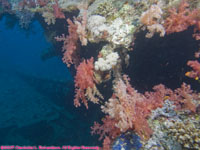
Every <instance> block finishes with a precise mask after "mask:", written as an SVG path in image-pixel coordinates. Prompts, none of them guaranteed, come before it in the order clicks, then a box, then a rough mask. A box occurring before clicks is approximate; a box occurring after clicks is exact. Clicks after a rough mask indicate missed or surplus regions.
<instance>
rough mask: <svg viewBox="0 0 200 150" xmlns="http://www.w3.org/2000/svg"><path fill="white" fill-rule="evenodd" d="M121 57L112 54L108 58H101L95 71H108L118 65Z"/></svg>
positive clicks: (115, 53) (96, 63) (114, 53)
mask: <svg viewBox="0 0 200 150" xmlns="http://www.w3.org/2000/svg"><path fill="white" fill-rule="evenodd" d="M118 58H119V55H118V53H117V52H112V53H110V54H109V55H107V56H106V58H105V59H104V58H99V59H98V61H96V62H95V70H96V71H98V70H100V71H108V70H110V69H111V68H112V67H113V66H115V65H116V64H117V60H118Z"/></svg>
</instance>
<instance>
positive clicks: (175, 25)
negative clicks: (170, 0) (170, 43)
mask: <svg viewBox="0 0 200 150" xmlns="http://www.w3.org/2000/svg"><path fill="white" fill-rule="evenodd" d="M169 13H170V15H169V17H167V18H166V20H165V24H164V27H165V31H166V33H167V34H170V33H174V32H181V31H184V30H186V29H187V28H188V27H189V26H192V25H195V24H196V23H197V16H198V10H197V9H195V10H193V11H191V10H190V9H189V4H188V3H187V2H186V1H184V0H183V1H182V2H181V3H180V5H179V7H178V9H176V8H171V9H169Z"/></svg>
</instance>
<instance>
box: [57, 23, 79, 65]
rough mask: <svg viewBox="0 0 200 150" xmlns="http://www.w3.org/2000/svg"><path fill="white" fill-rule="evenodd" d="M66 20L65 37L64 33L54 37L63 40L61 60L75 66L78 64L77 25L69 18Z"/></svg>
mask: <svg viewBox="0 0 200 150" xmlns="http://www.w3.org/2000/svg"><path fill="white" fill-rule="evenodd" d="M67 22H68V24H69V26H68V32H69V35H68V36H66V37H65V35H64V34H63V35H62V36H60V37H56V38H55V39H56V40H57V41H64V44H63V47H62V51H63V52H64V54H63V58H62V60H63V62H64V63H66V64H67V66H68V67H70V66H71V64H75V67H76V66H77V65H78V64H79V55H78V50H79V44H78V39H79V36H78V34H77V25H76V24H74V23H73V22H72V21H71V20H70V19H67Z"/></svg>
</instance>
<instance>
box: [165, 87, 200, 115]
mask: <svg viewBox="0 0 200 150" xmlns="http://www.w3.org/2000/svg"><path fill="white" fill-rule="evenodd" d="M169 99H170V100H172V101H174V103H175V105H176V106H177V109H181V110H190V111H191V112H196V104H195V100H199V99H200V97H199V94H197V93H195V92H194V91H193V90H192V89H191V87H190V85H187V84H186V83H183V84H182V85H181V88H178V89H176V90H175V91H174V92H173V93H172V94H171V95H170V98H169Z"/></svg>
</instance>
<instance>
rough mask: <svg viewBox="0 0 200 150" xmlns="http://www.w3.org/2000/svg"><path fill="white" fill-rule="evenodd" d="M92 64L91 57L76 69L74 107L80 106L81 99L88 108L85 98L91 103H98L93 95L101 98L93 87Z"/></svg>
mask: <svg viewBox="0 0 200 150" xmlns="http://www.w3.org/2000/svg"><path fill="white" fill-rule="evenodd" d="M93 62H94V60H93V57H92V58H91V59H89V60H86V61H85V60H84V61H83V62H82V63H81V64H80V65H79V66H78V67H77V72H76V76H75V87H76V95H75V99H74V105H75V106H76V107H78V106H80V102H79V99H81V100H82V102H83V103H84V105H85V106H86V108H88V102H87V98H88V99H89V100H90V101H92V102H93V103H98V100H99V99H98V98H96V97H95V95H97V96H98V97H100V98H103V96H102V95H101V94H100V92H99V91H98V90H97V88H96V85H95V79H94V71H93V70H94V65H93ZM86 97H87V98H86Z"/></svg>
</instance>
